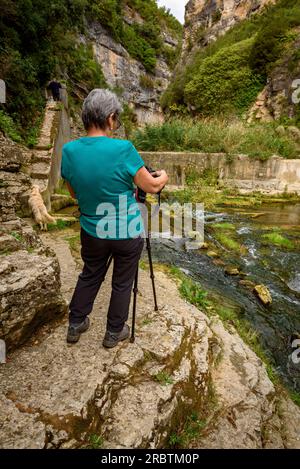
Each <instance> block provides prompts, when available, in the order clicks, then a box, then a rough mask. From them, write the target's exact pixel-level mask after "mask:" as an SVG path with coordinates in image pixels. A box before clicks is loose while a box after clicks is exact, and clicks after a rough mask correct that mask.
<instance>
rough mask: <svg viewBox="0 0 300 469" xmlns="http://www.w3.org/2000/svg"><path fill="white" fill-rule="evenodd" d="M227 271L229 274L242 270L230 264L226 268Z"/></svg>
mask: <svg viewBox="0 0 300 469" xmlns="http://www.w3.org/2000/svg"><path fill="white" fill-rule="evenodd" d="M225 273H226V274H227V275H239V273H240V271H239V269H238V268H237V267H233V266H230V265H228V266H227V267H226V268H225Z"/></svg>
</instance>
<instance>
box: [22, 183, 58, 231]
mask: <svg viewBox="0 0 300 469" xmlns="http://www.w3.org/2000/svg"><path fill="white" fill-rule="evenodd" d="M28 204H29V207H30V208H31V211H32V215H33V218H34V220H35V221H36V223H37V224H38V225H39V226H40V229H41V230H44V231H47V229H48V227H47V223H56V220H55V218H53V217H51V215H49V213H48V212H47V208H46V206H45V204H44V201H43V198H42V196H41V193H40V188H39V186H38V185H36V184H33V186H32V187H31V191H30V196H29V199H28Z"/></svg>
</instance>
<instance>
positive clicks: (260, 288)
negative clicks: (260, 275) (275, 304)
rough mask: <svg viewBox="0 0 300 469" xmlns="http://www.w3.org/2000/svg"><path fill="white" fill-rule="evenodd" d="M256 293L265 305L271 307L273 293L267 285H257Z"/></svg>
mask: <svg viewBox="0 0 300 469" xmlns="http://www.w3.org/2000/svg"><path fill="white" fill-rule="evenodd" d="M254 292H255V293H256V295H257V296H258V298H259V299H260V301H261V302H262V303H263V304H264V305H270V304H271V303H272V296H271V293H270V292H269V290H268V288H267V287H266V286H265V285H256V286H255V287H254Z"/></svg>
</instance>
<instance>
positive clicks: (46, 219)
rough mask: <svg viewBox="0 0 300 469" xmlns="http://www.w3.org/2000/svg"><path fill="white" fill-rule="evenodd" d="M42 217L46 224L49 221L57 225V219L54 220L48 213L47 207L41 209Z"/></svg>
mask: <svg viewBox="0 0 300 469" xmlns="http://www.w3.org/2000/svg"><path fill="white" fill-rule="evenodd" d="M41 215H42V218H43V221H44V223H45V222H46V221H47V222H48V223H56V220H55V218H53V217H52V216H51V215H49V213H48V212H47V209H46V207H45V205H43V206H42V207H41Z"/></svg>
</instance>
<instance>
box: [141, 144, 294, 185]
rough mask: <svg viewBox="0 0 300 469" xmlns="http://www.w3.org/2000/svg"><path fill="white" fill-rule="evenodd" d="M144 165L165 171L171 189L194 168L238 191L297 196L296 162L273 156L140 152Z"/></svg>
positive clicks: (181, 181) (180, 183) (183, 183)
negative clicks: (213, 174)
mask: <svg viewBox="0 0 300 469" xmlns="http://www.w3.org/2000/svg"><path fill="white" fill-rule="evenodd" d="M140 154H141V156H142V157H143V159H144V160H145V162H146V163H147V164H148V165H149V166H151V167H152V168H154V169H160V168H161V169H165V170H166V171H167V173H168V174H169V184H170V185H171V186H178V187H183V186H184V185H185V176H186V173H187V172H188V171H189V170H190V169H192V168H194V169H195V170H197V172H199V173H201V172H202V171H204V170H205V169H213V170H215V171H216V172H217V173H218V176H219V180H220V181H222V182H223V183H224V185H228V186H230V187H232V186H235V187H236V188H237V189H239V190H241V191H242V192H252V191H260V192H264V193H270V194H276V193H282V192H290V193H292V192H297V193H298V194H300V159H297V160H288V159H283V158H280V157H277V156H273V157H271V158H269V159H268V160H267V161H260V160H255V159H253V158H250V157H248V156H246V155H235V156H233V158H232V160H229V159H228V156H227V155H225V154H223V153H188V152H140Z"/></svg>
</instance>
